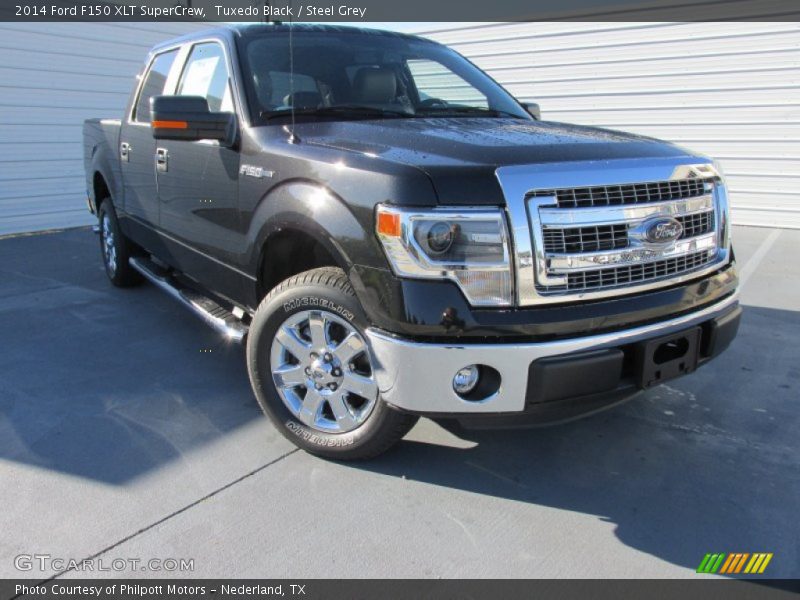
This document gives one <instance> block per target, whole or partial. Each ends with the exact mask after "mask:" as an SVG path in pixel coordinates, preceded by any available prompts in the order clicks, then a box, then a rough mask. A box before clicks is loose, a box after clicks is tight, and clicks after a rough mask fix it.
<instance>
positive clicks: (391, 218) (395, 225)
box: [378, 212, 400, 237]
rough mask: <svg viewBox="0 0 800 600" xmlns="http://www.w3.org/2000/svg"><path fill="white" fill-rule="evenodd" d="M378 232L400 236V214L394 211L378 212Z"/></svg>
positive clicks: (390, 235)
mask: <svg viewBox="0 0 800 600" xmlns="http://www.w3.org/2000/svg"><path fill="white" fill-rule="evenodd" d="M378 233H380V234H381V235H388V236H389V237H400V215H398V214H396V213H388V212H379V213H378Z"/></svg>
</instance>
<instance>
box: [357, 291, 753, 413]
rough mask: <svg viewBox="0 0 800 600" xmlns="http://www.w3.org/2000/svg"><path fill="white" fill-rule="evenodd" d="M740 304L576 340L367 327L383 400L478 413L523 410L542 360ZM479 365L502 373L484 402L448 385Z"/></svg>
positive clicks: (642, 335)
mask: <svg viewBox="0 0 800 600" xmlns="http://www.w3.org/2000/svg"><path fill="white" fill-rule="evenodd" d="M737 303H738V294H734V295H732V296H729V297H728V298H726V299H725V300H722V301H720V302H718V303H716V304H713V305H711V306H708V307H706V308H704V309H702V310H699V311H697V312H694V313H691V314H688V315H683V316H680V317H676V318H674V319H669V320H667V321H661V322H659V323H653V324H650V325H645V326H642V327H635V328H632V329H626V330H623V331H615V332H612V333H604V334H600V335H591V336H585V337H580V338H573V339H565V340H558V341H553V342H542V343H525V344H464V345H454V344H427V343H419V342H413V341H409V340H403V339H398V338H394V337H391V336H390V335H387V334H385V333H383V332H380V331H377V330H375V329H368V330H367V332H366V333H367V338H368V340H369V345H370V350H371V352H372V357H373V360H374V361H375V364H376V365H377V366H376V369H375V376H376V378H377V380H378V385H379V387H380V390H381V395H382V397H383V399H384V400H385V401H386V402H388V403H389V404H391V405H393V406H396V407H398V408H401V409H404V410H408V411H412V412H419V413H448V414H481V413H484V414H485V413H513V412H522V411H523V410H524V408H525V401H526V398H525V397H526V393H527V388H528V369H529V367H530V364H531V363H532V362H533V361H535V360H537V359H540V358H545V357H550V356H557V355H562V354H569V353H573V352H579V351H587V350H597V349H602V348H609V347H614V346H620V345H624V344H629V343H632V342H637V341H641V340H645V339H648V338H653V337H658V336H661V335H666V334H670V333H672V332H676V331H680V330H681V329H685V328H687V327H692V326H694V325H698V324H700V323H702V322H704V321H708V320H710V319H714V318H715V317H718V316H720V315H722V314H724V313H726V312H727V311H728V310H730V309H731V308H732V307H733V306H735V305H736V304H737ZM471 364H483V365H488V366H490V367H493V368H494V369H496V370H497V371H498V372H499V373H500V376H501V377H502V383H501V385H500V389H499V391H498V392H497V393H496V394H494V395H493V396H490V397H489V398H487V399H486V400H483V401H480V402H470V401H467V400H464V399H463V398H461V397H460V396H458V395H457V394H456V393H455V392H454V391H453V387H452V381H453V376H454V375H455V373H456V371H458V370H459V369H461V368H463V367H465V366H467V365H471Z"/></svg>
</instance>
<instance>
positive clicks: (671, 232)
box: [643, 217, 683, 244]
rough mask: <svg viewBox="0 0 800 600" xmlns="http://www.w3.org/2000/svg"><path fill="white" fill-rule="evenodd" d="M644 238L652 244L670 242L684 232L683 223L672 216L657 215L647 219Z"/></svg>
mask: <svg viewBox="0 0 800 600" xmlns="http://www.w3.org/2000/svg"><path fill="white" fill-rule="evenodd" d="M643 229H644V240H645V241H646V242H649V243H650V244H668V243H670V242H674V241H675V240H677V239H678V238H679V237H681V234H682V233H683V225H681V222H680V221H678V219H673V218H672V217H656V218H654V219H650V220H648V221H645V223H644V227H643Z"/></svg>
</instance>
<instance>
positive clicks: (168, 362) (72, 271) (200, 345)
mask: <svg viewBox="0 0 800 600" xmlns="http://www.w3.org/2000/svg"><path fill="white" fill-rule="evenodd" d="M96 244H97V239H96V236H94V235H92V234H91V232H89V231H88V230H85V229H80V230H72V231H66V232H62V233H58V234H52V235H42V236H34V237H30V238H14V239H7V240H3V242H2V254H1V255H0V258H2V259H3V260H2V266H1V267H0V278H2V281H3V283H4V285H3V288H2V289H0V330H2V340H3V342H4V346H5V347H6V352H5V354H4V360H3V361H0V461H2V460H7V461H14V462H19V463H24V464H29V465H33V466H36V467H40V468H43V469H49V470H53V471H57V472H61V473H64V474H68V475H75V476H79V477H85V478H88V479H92V480H97V481H100V482H103V483H108V484H113V485H122V484H125V483H126V482H129V481H130V480H131V479H133V478H135V477H138V476H140V475H143V474H145V473H148V472H150V471H152V470H155V469H157V468H159V467H162V466H163V465H164V464H166V463H168V462H171V461H175V460H178V459H180V458H181V457H182V456H184V455H186V454H187V453H189V452H191V451H193V450H196V449H198V448H200V447H202V446H204V445H207V444H209V443H211V442H214V441H216V440H219V439H222V438H223V437H224V436H226V435H228V434H229V433H231V432H232V431H233V430H235V429H237V428H239V427H242V426H244V425H245V424H247V423H249V422H251V421H252V420H254V419H263V416H262V414H261V411H260V410H259V408H258V406H257V405H256V402H255V399H254V398H253V394H252V391H251V390H250V385H249V381H248V377H247V371H246V369H245V364H244V358H243V354H244V353H243V349H242V347H241V346H236V345H231V344H228V343H227V342H225V341H224V340H222V339H221V338H220V337H219V336H218V335H217V334H215V333H214V332H213V331H211V330H210V329H208V328H207V327H205V326H203V325H202V323H201V322H200V321H199V320H198V319H197V318H196V317H194V316H193V315H191V314H190V313H189V312H188V311H186V310H185V309H183V308H182V307H180V306H179V305H178V304H177V303H176V302H174V301H173V300H171V299H170V298H168V297H166V296H165V295H164V294H163V293H161V292H160V291H158V290H157V289H155V288H154V287H153V286H149V285H142V286H138V287H135V288H130V289H126V290H119V289H116V288H113V287H111V286H110V285H109V284H108V281H107V280H106V279H105V274H104V273H103V272H102V267H100V262H99V260H98V257H97V255H96V253H97V248H96ZM265 429H269V428H268V427H267V426H266V423H265ZM273 433H274V436H275V437H276V439H277V437H278V434H277V432H273Z"/></svg>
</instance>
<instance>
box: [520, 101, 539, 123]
mask: <svg viewBox="0 0 800 600" xmlns="http://www.w3.org/2000/svg"><path fill="white" fill-rule="evenodd" d="M520 104H522V108H524V109H525V110H526V111H528V114H529V115H530V116H532V117H533V118H534V119H536V120H537V121H541V120H542V110H541V109H540V108H539V105H538V104H537V103H536V102H520Z"/></svg>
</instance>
